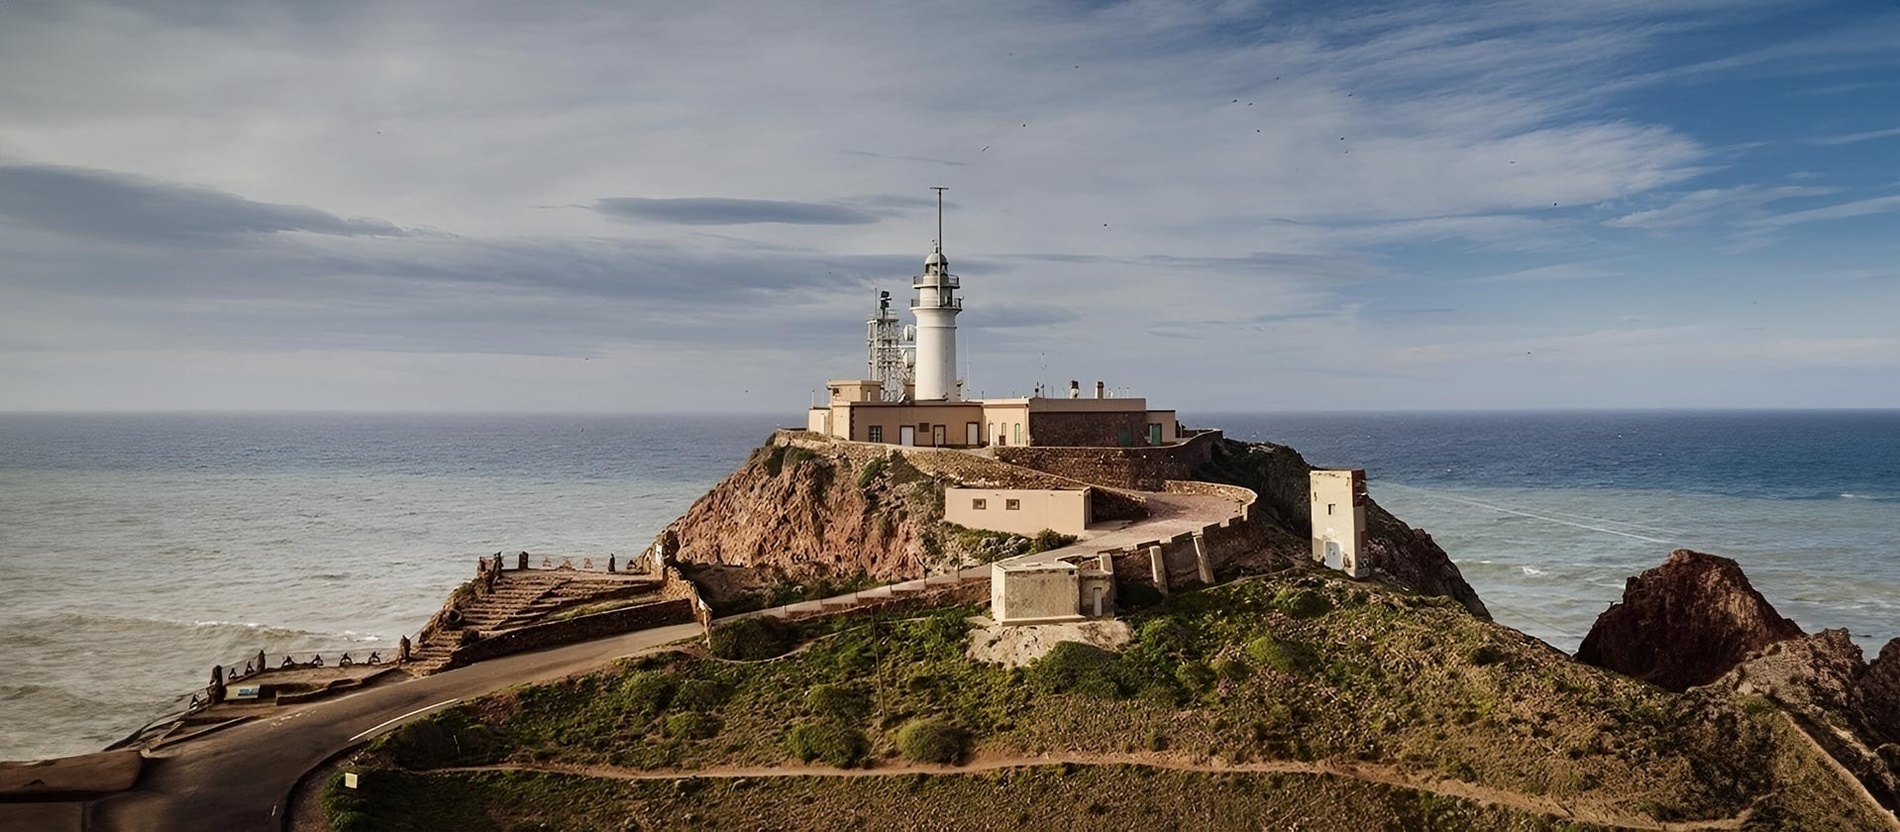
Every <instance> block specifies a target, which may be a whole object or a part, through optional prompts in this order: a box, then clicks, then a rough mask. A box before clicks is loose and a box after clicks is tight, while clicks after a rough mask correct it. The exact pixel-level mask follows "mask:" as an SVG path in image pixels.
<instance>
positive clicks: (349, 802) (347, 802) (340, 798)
mask: <svg viewBox="0 0 1900 832" xmlns="http://www.w3.org/2000/svg"><path fill="white" fill-rule="evenodd" d="M367 783H368V778H367V777H364V779H363V780H362V781H361V783H360V785H367ZM320 802H321V804H322V806H323V817H324V819H325V820H327V821H329V823H330V827H329V828H331V829H334V830H337V832H368V830H372V829H377V828H378V826H377V824H376V823H375V822H374V821H373V820H372V819H371V818H370V817H369V816H368V815H367V814H365V813H364V812H365V810H367V809H368V808H369V800H368V799H367V798H365V797H364V796H363V795H362V793H361V792H359V791H357V790H355V789H346V788H344V787H343V772H340V771H339V772H337V773H336V774H333V775H331V776H330V782H329V783H328V784H327V785H325V786H324V789H323V798H322V799H321V801H320Z"/></svg>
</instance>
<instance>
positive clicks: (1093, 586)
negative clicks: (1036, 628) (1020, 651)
mask: <svg viewBox="0 0 1900 832" xmlns="http://www.w3.org/2000/svg"><path fill="white" fill-rule="evenodd" d="M1103 559H1104V560H1105V559H1106V556H1103ZM1114 614H1115V568H1114V565H1113V564H1111V563H1105V562H1088V563H1087V565H1083V564H1077V563H1070V562H1067V561H1045V562H1042V563H1020V564H1001V563H998V564H992V565H991V566H990V617H991V618H994V619H996V623H998V624H1055V623H1060V622H1064V621H1082V620H1085V619H1089V618H1109V617H1113V616H1114Z"/></svg>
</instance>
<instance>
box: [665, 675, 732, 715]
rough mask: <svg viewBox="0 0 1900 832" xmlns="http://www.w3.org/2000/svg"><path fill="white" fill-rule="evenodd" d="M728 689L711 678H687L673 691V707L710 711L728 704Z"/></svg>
mask: <svg viewBox="0 0 1900 832" xmlns="http://www.w3.org/2000/svg"><path fill="white" fill-rule="evenodd" d="M726 694H727V691H726V689H725V688H724V687H722V686H721V685H720V684H719V683H718V682H715V681H712V680H711V679H686V680H684V681H682V682H680V684H679V687H678V688H677V689H675V690H674V691H673V701H672V703H670V704H671V707H674V708H679V709H682V710H688V711H710V710H714V709H716V708H718V707H719V706H720V705H724V704H726Z"/></svg>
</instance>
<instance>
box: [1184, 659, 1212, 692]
mask: <svg viewBox="0 0 1900 832" xmlns="http://www.w3.org/2000/svg"><path fill="white" fill-rule="evenodd" d="M1174 680H1175V681H1177V682H1180V683H1181V687H1182V688H1184V689H1186V690H1187V691H1188V692H1189V693H1192V694H1194V695H1195V696H1200V695H1201V694H1204V693H1206V692H1207V691H1208V690H1209V689H1211V688H1213V687H1214V682H1215V680H1216V676H1215V674H1214V669H1213V668H1211V667H1208V666H1207V665H1205V664H1202V663H1201V662H1182V663H1181V666H1180V667H1178V668H1175V670H1174Z"/></svg>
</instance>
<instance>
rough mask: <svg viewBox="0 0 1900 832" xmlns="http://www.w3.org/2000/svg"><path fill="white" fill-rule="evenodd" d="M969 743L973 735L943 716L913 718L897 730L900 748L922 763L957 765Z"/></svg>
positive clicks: (905, 753)
mask: <svg viewBox="0 0 1900 832" xmlns="http://www.w3.org/2000/svg"><path fill="white" fill-rule="evenodd" d="M969 742H970V736H969V734H967V733H965V732H964V730H963V729H961V728H958V727H957V726H955V725H953V724H951V723H950V721H949V720H946V719H943V718H940V717H928V718H925V719H913V720H911V721H909V722H906V723H904V727H902V728H899V729H897V750H898V751H899V752H902V753H903V755H904V756H905V757H908V758H910V759H912V760H915V761H917V762H920V763H944V764H947V765H954V764H956V762H957V761H959V760H962V759H963V754H964V752H965V751H966V750H968V748H969Z"/></svg>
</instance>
